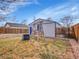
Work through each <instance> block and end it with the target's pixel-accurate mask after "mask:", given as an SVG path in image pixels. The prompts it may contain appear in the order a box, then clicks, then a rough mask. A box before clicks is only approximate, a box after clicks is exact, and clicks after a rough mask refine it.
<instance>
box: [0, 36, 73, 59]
mask: <svg viewBox="0 0 79 59" xmlns="http://www.w3.org/2000/svg"><path fill="white" fill-rule="evenodd" d="M70 47H71V46H70V45H69V42H68V41H67V40H61V39H56V40H43V39H42V38H41V39H40V40H35V39H34V38H31V40H29V41H22V40H21V38H19V37H18V38H12V39H11V38H10V39H9V38H8V39H1V40H0V59H33V58H34V59H70V54H71V53H72V52H71V50H70Z"/></svg>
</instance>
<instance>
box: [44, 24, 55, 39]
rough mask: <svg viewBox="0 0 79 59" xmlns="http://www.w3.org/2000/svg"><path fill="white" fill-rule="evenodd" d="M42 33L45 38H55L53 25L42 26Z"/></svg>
mask: <svg viewBox="0 0 79 59" xmlns="http://www.w3.org/2000/svg"><path fill="white" fill-rule="evenodd" d="M43 32H44V36H45V37H53V38H54V37H55V23H52V24H43Z"/></svg>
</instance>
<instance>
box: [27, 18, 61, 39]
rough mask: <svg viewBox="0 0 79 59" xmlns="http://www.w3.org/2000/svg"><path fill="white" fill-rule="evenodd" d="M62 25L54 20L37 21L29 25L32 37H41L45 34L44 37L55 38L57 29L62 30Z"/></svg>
mask: <svg viewBox="0 0 79 59" xmlns="http://www.w3.org/2000/svg"><path fill="white" fill-rule="evenodd" d="M60 27H61V25H60V24H59V23H57V22H55V21H52V20H48V19H47V20H45V19H40V18H39V19H37V20H35V21H33V22H32V23H30V24H29V33H30V35H32V34H33V35H39V34H40V33H43V35H44V37H50V38H55V37H56V28H60Z"/></svg>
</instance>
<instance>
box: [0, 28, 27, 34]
mask: <svg viewBox="0 0 79 59" xmlns="http://www.w3.org/2000/svg"><path fill="white" fill-rule="evenodd" d="M27 32H28V30H27V29H18V28H0V33H1V34H9V33H11V34H12V33H17V34H18V33H27Z"/></svg>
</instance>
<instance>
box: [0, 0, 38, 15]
mask: <svg viewBox="0 0 79 59" xmlns="http://www.w3.org/2000/svg"><path fill="white" fill-rule="evenodd" d="M37 3H38V1H37V0H0V14H2V15H7V14H10V13H12V12H14V11H15V10H17V8H18V7H19V6H24V5H29V4H37Z"/></svg>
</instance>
